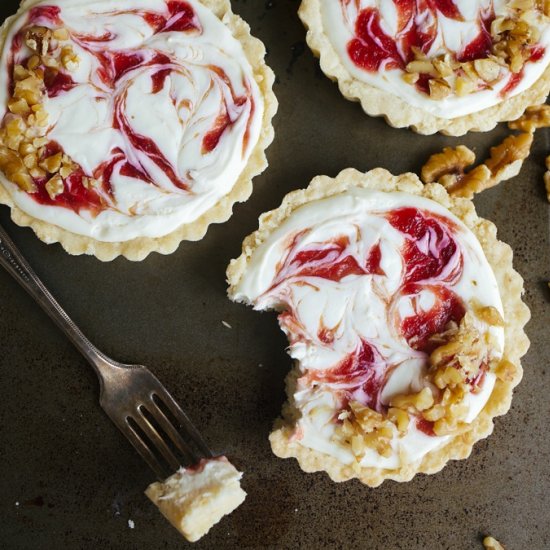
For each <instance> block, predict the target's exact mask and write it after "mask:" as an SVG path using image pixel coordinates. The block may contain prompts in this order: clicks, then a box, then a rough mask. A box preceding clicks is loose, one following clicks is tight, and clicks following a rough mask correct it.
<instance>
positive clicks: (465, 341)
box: [430, 312, 488, 389]
mask: <svg viewBox="0 0 550 550" xmlns="http://www.w3.org/2000/svg"><path fill="white" fill-rule="evenodd" d="M445 338H446V340H447V341H446V343H444V344H442V345H440V346H439V347H437V348H436V349H435V350H434V351H433V352H432V353H431V355H430V366H431V370H432V372H433V374H434V382H435V384H436V386H437V387H438V388H440V389H443V388H445V387H447V386H454V385H458V384H460V380H459V377H458V375H455V374H453V373H452V372H451V371H449V370H448V367H451V368H452V369H454V370H456V371H459V372H460V376H461V377H462V378H466V377H467V378H473V377H475V376H476V375H477V374H478V372H479V368H480V366H481V364H482V362H483V361H484V360H485V359H486V357H487V355H488V350H487V344H486V343H485V341H484V340H483V338H482V337H481V334H480V333H479V330H478V329H477V328H476V327H475V323H474V316H473V314H472V313H470V312H467V313H466V315H464V317H463V318H462V320H461V321H460V324H459V325H458V327H457V326H456V325H454V327H453V328H452V329H451V330H448V331H446V332H445Z"/></svg>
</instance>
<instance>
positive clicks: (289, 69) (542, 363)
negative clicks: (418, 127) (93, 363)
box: [0, 0, 550, 550]
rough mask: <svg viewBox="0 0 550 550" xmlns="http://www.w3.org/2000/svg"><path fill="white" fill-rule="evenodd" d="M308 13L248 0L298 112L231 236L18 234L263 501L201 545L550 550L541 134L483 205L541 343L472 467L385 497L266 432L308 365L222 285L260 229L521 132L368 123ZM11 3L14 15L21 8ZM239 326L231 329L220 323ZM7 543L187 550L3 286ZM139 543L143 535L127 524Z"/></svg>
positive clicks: (287, 111)
mask: <svg viewBox="0 0 550 550" xmlns="http://www.w3.org/2000/svg"><path fill="white" fill-rule="evenodd" d="M298 4H299V1H298V0H272V1H269V2H265V1H263V0H238V1H234V9H235V11H236V12H237V13H239V14H241V15H242V16H243V17H244V18H245V19H246V20H247V21H248V22H249V23H250V25H251V27H252V29H253V32H254V34H255V35H256V36H258V37H259V38H261V39H262V40H263V41H264V42H265V44H266V45H267V48H268V51H269V54H268V62H269V64H270V65H271V66H272V67H273V69H274V70H275V72H276V74H277V83H276V86H275V92H276V93H277V95H278V97H279V100H280V103H281V106H280V110H279V114H278V116H277V119H276V132H277V137H276V140H275V143H274V144H273V145H272V147H271V148H270V150H269V160H270V163H271V165H270V168H269V170H268V171H267V173H265V174H264V175H263V176H261V177H259V178H257V179H256V181H255V191H254V194H253V196H252V198H251V200H249V201H248V202H247V203H246V204H243V205H240V206H238V207H236V209H235V215H234V216H233V218H232V219H231V220H230V221H229V222H228V223H226V224H224V225H223V226H214V227H212V228H210V230H209V232H208V235H207V236H206V238H205V239H204V240H203V241H201V242H199V243H184V244H182V245H181V246H180V248H179V250H178V251H177V252H176V253H174V254H173V255H171V256H167V257H164V256H159V255H156V254H154V255H152V256H151V257H149V258H148V259H147V260H146V261H144V262H142V263H139V264H133V263H129V262H127V261H125V260H122V259H119V260H116V261H114V262H112V263H108V264H103V263H100V262H99V261H97V260H95V259H94V258H87V257H70V256H68V255H67V254H65V253H64V252H63V250H62V249H61V247H60V246H58V245H54V246H47V245H45V244H43V243H41V242H40V241H39V240H38V239H36V238H35V236H34V235H33V234H32V232H31V231H30V230H28V229H20V228H18V227H15V226H14V224H13V223H12V222H11V221H10V220H9V213H8V209H7V208H5V207H2V208H0V222H1V223H2V224H3V225H4V226H5V227H6V228H7V230H8V232H9V233H10V234H11V235H12V236H13V238H14V240H15V241H16V243H17V244H18V245H19V246H20V248H21V250H22V251H23V252H24V253H25V254H26V256H27V257H28V259H29V260H30V262H31V264H32V265H34V266H35V268H36V271H37V272H38V274H39V275H40V276H42V277H43V279H44V281H45V282H46V284H47V285H48V286H49V287H50V288H51V290H52V291H53V293H54V294H55V295H56V296H57V297H58V298H59V300H60V301H61V303H62V304H64V305H65V306H66V309H67V310H68V312H69V313H70V314H71V315H72V316H73V317H74V319H75V320H76V322H77V323H79V324H80V326H81V327H82V329H83V330H84V331H85V332H86V333H87V334H88V335H89V336H90V338H91V339H92V340H93V341H94V342H96V343H97V344H98V345H99V346H100V347H101V348H102V349H103V350H104V351H105V352H106V353H108V354H110V355H112V356H114V357H116V358H119V359H121V360H124V361H129V362H140V363H144V364H146V365H148V366H150V367H151V369H152V370H153V371H154V372H155V373H156V374H157V375H158V376H159V377H160V379H161V380H163V381H164V382H165V384H166V385H167V386H168V388H169V389H170V390H172V391H173V393H174V394H175V396H176V398H177V399H178V400H179V401H180V402H181V403H182V404H183V405H184V407H185V408H186V409H187V410H188V412H189V414H190V415H191V417H192V418H193V419H194V421H195V422H196V424H197V425H198V426H199V427H200V429H201V430H202V431H203V433H204V435H205V436H206V438H207V439H208V441H209V442H210V443H211V445H212V447H213V448H214V449H216V450H217V451H219V452H223V453H226V454H227V455H228V456H229V457H231V459H232V460H233V461H234V462H235V464H236V465H237V466H238V467H239V468H241V469H243V470H244V471H245V472H246V475H245V477H244V482H243V485H244V487H245V489H246V490H247V491H248V494H249V496H248V498H247V500H246V501H245V503H244V504H243V506H241V507H240V508H239V509H238V510H237V511H236V512H235V513H234V514H232V515H231V516H230V517H229V518H226V519H225V520H224V521H223V522H222V523H221V524H219V525H218V526H216V527H215V528H214V529H213V530H212V532H211V534H210V535H208V536H207V537H206V538H205V539H203V541H201V542H199V543H197V544H196V545H195V548H212V549H214V548H216V549H217V548H308V549H309V548H312V549H313V548H372V549H394V548H395V549H397V548H399V549H401V548H403V549H419V550H420V549H426V548H429V549H432V548H434V549H436V548H437V549H439V548H452V549H469V548H473V549H475V548H481V543H480V540H481V536H482V535H483V534H487V533H491V534H493V535H494V536H495V537H497V538H498V539H500V540H502V541H503V542H504V543H506V544H507V545H508V548H509V549H526V548H529V549H530V550H542V549H545V548H550V528H549V525H550V512H549V511H550V473H549V464H550V439H549V437H548V418H549V413H550V404H549V398H548V396H549V395H550V380H549V378H550V368H549V364H548V357H549V356H550V343H549V338H548V334H549V333H548V326H549V324H550V313H549V312H550V305H549V302H550V293H549V290H548V287H547V285H546V281H548V280H549V279H550V242H549V221H550V219H549V212H550V208H549V205H548V204H547V203H546V201H545V196H544V191H543V183H542V174H543V171H544V169H543V165H544V157H545V154H546V153H547V152H549V151H550V143H549V138H550V135H549V134H548V133H545V132H543V131H539V132H538V133H537V136H536V141H535V145H534V148H533V151H532V154H531V157H530V159H529V161H528V162H527V163H526V164H525V165H524V167H523V170H522V172H521V174H520V176H518V177H517V178H515V179H514V180H512V181H509V182H506V183H505V184H502V185H500V186H499V187H497V188H495V189H493V190H490V191H487V192H485V193H483V195H482V196H480V197H478V198H477V199H476V204H477V207H478V209H479V212H480V213H481V214H482V215H483V216H485V217H487V218H489V219H491V220H493V221H495V222H496V223H497V225H498V226H499V228H500V230H499V236H500V237H501V238H502V239H503V240H505V241H507V242H508V243H510V244H511V245H512V247H513V248H514V250H515V264H516V268H517V269H518V270H519V271H520V272H521V273H522V275H523V276H524V277H525V279H526V294H525V299H526V301H527V303H528V304H529V306H530V307H531V311H532V314H533V320H532V321H531V322H530V324H529V325H528V333H529V336H530V338H531V340H532V347H531V350H530V351H529V353H528V355H527V356H526V358H525V361H524V367H525V377H524V380H523V382H522V384H521V385H520V386H519V388H518V389H517V391H516V395H515V398H514V402H513V406H512V410H511V411H510V413H509V414H508V415H507V416H506V417H503V418H501V419H498V420H497V422H496V427H495V431H494V434H493V436H491V437H490V438H489V439H487V440H485V441H483V442H480V443H478V444H477V445H476V447H475V449H474V451H473V454H472V456H471V457H470V458H469V459H468V460H466V461H461V462H453V463H451V464H450V465H448V466H447V467H446V468H445V469H444V470H443V471H442V472H441V473H439V474H437V475H433V476H418V477H416V478H415V479H414V480H413V481H411V482H409V483H405V484H397V483H394V482H385V483H384V484H383V485H382V486H381V487H380V488H378V489H369V488H366V487H364V486H362V485H361V484H360V483H358V482H356V481H352V482H347V483H342V484H335V483H333V482H331V481H330V480H329V479H328V477H327V476H326V475H325V474H323V473H319V474H304V473H303V472H301V471H300V469H299V468H298V465H297V463H296V462H295V461H294V460H279V459H276V458H275V457H274V456H273V455H272V454H271V451H270V448H269V444H268V440H267V436H268V433H269V431H270V427H271V424H272V421H273V420H274V419H275V417H276V416H277V415H278V413H279V410H280V407H281V404H282V403H283V401H284V398H285V396H284V388H283V379H284V376H285V374H286V373H287V371H288V370H289V367H290V361H289V359H288V357H287V356H286V354H285V346H286V342H285V339H284V337H283V335H282V333H281V332H280V331H279V329H278V327H277V324H276V320H275V316H274V315H271V314H258V313H255V312H253V311H251V310H249V309H247V308H245V307H243V306H239V305H235V304H232V303H231V302H229V301H228V300H227V299H226V297H225V290H226V285H225V282H224V279H225V277H224V272H225V268H226V265H227V263H228V261H229V260H230V258H233V257H235V256H236V255H238V254H239V251H240V243H241V241H242V239H243V237H244V236H245V235H247V234H248V233H249V232H251V231H253V230H254V229H255V228H256V226H257V217H258V215H259V214H260V213H261V212H263V211H265V210H268V209H271V208H274V207H276V206H277V205H278V204H279V203H280V201H281V199H282V197H283V196H284V195H285V194H286V193H287V192H288V191H290V190H292V189H295V188H297V187H302V186H305V185H306V184H307V183H308V181H309V180H310V179H311V178H312V177H313V176H314V175H316V174H329V175H335V174H336V173H337V172H338V171H339V170H341V169H342V168H345V167H348V166H353V167H356V168H358V169H362V170H367V169H370V168H374V167H376V166H383V167H386V168H388V169H390V170H392V171H393V172H394V173H399V172H403V171H407V170H412V171H415V170H418V169H419V168H420V166H421V165H422V162H423V160H424V159H426V157H427V156H428V155H429V154H431V153H432V152H435V151H438V150H440V149H441V148H442V147H443V146H444V145H456V144H458V143H465V144H467V145H469V146H470V147H473V148H474V149H475V150H476V151H477V152H478V153H479V155H480V156H481V157H482V156H483V155H484V154H486V153H487V151H488V148H489V147H490V146H491V145H492V144H495V143H497V142H498V141H499V140H500V139H501V138H502V137H503V136H505V135H506V134H507V133H508V132H507V130H506V128H505V127H502V126H501V127H499V128H497V129H496V130H495V131H493V132H491V133H488V134H471V135H468V136H466V137H464V138H458V139H456V138H446V137H442V136H433V137H422V136H418V135H415V134H413V133H412V132H409V131H407V130H395V129H392V128H390V127H388V126H387V125H386V124H385V123H384V122H383V121H382V120H380V119H371V118H368V117H367V116H365V115H363V113H362V111H361V110H360V108H359V106H358V105H357V104H354V103H350V102H347V101H345V100H344V99H343V98H342V97H341V96H340V94H339V92H338V90H337V88H336V86H335V85H334V84H332V83H331V82H330V81H329V80H328V79H326V78H324V77H323V76H322V75H321V73H320V71H319V68H318V63H317V61H316V60H315V59H314V58H313V56H312V54H311V53H310V51H309V50H308V49H307V48H306V47H305V43H304V30H303V28H302V26H301V24H300V22H299V20H298V18H297V15H296V10H297V8H298ZM15 9H16V1H15V0H2V3H1V4H0V17H1V18H2V19H3V18H4V17H5V16H7V15H9V14H10V13H12V12H14V11H15ZM222 321H227V322H228V323H230V324H231V326H232V327H233V328H232V329H228V328H226V327H225V326H223V325H222ZM0 350H1V352H0V372H1V375H0V376H1V378H0V380H1V382H0V383H1V390H0V391H1V397H0V472H1V474H0V547H1V548H6V549H50V548H51V549H55V550H57V549H60V548H67V549H71V550H72V549H94V550H95V549H100V550H103V549H111V548H112V549H151V548H174V549H175V548H180V547H182V546H185V543H184V542H183V541H182V540H181V539H180V537H179V535H178V534H177V533H176V531H175V530H173V529H172V528H171V527H170V526H169V525H168V524H167V523H166V521H165V520H164V519H163V518H162V517H161V516H160V514H159V513H158V512H157V510H156V509H155V508H154V507H153V506H152V505H151V504H150V503H149V501H148V500H147V499H146V498H145V496H144V495H143V490H144V489H145V487H146V486H147V485H148V484H149V483H150V482H151V481H152V475H151V473H150V472H149V471H148V469H147V467H146V466H145V465H144V464H143V463H142V462H141V460H140V459H139V458H138V456H137V455H136V454H135V452H134V451H133V450H132V448H131V447H130V445H129V444H128V443H127V442H126V441H125V440H124V438H123V437H121V435H120V434H119V433H118V432H117V430H116V428H115V427H114V425H112V424H111V423H110V421H109V420H108V418H107V417H106V416H105V415H104V414H103V412H102V411H101V409H100V408H99V405H98V385H97V381H96V379H95V375H94V374H93V372H92V370H91V369H90V368H89V367H88V366H87V364H86V363H85V362H84V360H83V359H82V358H81V357H80V356H79V355H78V353H77V352H76V351H75V350H74V349H73V348H72V346H71V345H70V344H69V343H68V341H67V340H66V339H65V338H64V337H63V336H62V335H61V334H60V333H59V332H58V330H57V329H56V328H54V326H53V325H52V323H51V322H50V321H49V320H48V319H47V318H46V317H45V316H44V315H43V314H42V313H41V312H40V311H39V310H38V309H37V307H36V306H35V305H34V303H33V302H32V301H31V299H30V298H28V297H27V296H26V294H25V293H24V292H23V291H22V290H21V289H20V288H19V287H18V286H16V284H15V283H14V282H13V281H12V280H11V279H10V278H9V276H8V275H7V274H6V273H5V272H3V271H2V272H0ZM129 519H131V520H133V521H134V523H135V528H134V529H130V528H129V527H128V520H129Z"/></svg>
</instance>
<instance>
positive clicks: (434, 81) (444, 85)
mask: <svg viewBox="0 0 550 550" xmlns="http://www.w3.org/2000/svg"><path fill="white" fill-rule="evenodd" d="M549 5H550V0H538V1H537V3H536V4H535V2H533V0H516V1H512V2H509V4H508V7H509V8H511V13H510V15H509V16H508V17H497V18H496V19H494V20H493V22H492V23H491V39H492V46H491V53H490V54H489V55H488V56H487V57H485V58H480V59H476V60H474V61H464V62H460V61H458V60H457V59H456V57H454V56H451V55H450V54H448V53H447V54H443V55H439V56H437V57H434V58H431V59H429V58H428V57H427V56H426V55H425V54H424V53H423V52H422V51H421V50H420V49H419V48H411V50H412V52H413V54H414V59H413V60H412V61H410V62H409V63H408V64H407V66H406V67H405V75H404V76H403V79H404V80H405V82H407V83H409V84H413V85H414V84H415V83H416V82H417V81H418V78H419V75H420V74H422V75H425V76H427V77H429V79H428V87H429V88H428V90H429V95H430V98H432V99H434V100H440V99H443V98H445V97H447V96H449V95H450V94H452V93H455V94H456V95H457V96H465V95H467V94H469V93H472V92H474V91H476V90H481V89H487V88H491V86H493V85H494V84H495V83H496V82H498V81H499V80H501V79H502V78H504V77H506V76H507V75H509V73H510V72H511V73H513V74H520V73H521V71H522V70H523V67H524V65H525V63H527V62H528V61H529V59H530V58H531V56H532V54H533V48H534V47H535V46H536V45H537V43H538V42H539V40H540V35H541V32H540V30H539V28H538V26H537V25H538V24H539V23H540V20H541V14H542V16H548V15H549V10H550V8H549ZM536 10H538V12H537V11H536ZM506 69H507V70H506ZM409 75H410V76H409Z"/></svg>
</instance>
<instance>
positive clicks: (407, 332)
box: [228, 169, 529, 486]
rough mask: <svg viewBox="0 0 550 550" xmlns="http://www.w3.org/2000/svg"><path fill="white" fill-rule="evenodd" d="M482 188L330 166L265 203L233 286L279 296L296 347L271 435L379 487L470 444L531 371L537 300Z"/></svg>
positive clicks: (233, 271) (263, 300) (259, 296)
mask: <svg viewBox="0 0 550 550" xmlns="http://www.w3.org/2000/svg"><path fill="white" fill-rule="evenodd" d="M495 234H496V230H495V227H494V225H493V224H491V223H490V222H488V221H486V220H482V219H480V218H478V217H477V215H476V213H475V210H474V207H473V205H472V203H471V201H469V200H466V199H462V198H454V197H451V196H449V195H448V194H447V192H446V191H445V190H444V188H443V187H442V186H440V185H438V184H428V185H425V186H424V185H422V183H421V182H420V181H419V180H418V178H417V177H416V176H414V175H413V174H404V175H401V176H392V175H391V174H390V173H389V172H387V171H385V170H382V169H376V170H372V171H370V172H368V173H366V174H362V173H359V172H357V171H355V170H345V171H343V172H342V173H340V174H339V175H338V176H337V177H336V178H335V179H331V178H328V177H318V178H315V179H314V180H313V181H312V183H311V184H310V186H309V187H308V188H307V189H305V190H300V191H295V192H293V193H290V194H289V195H288V196H287V197H286V198H285V200H284V201H283V204H282V206H281V207H280V208H278V209H277V210H274V211H272V212H268V213H266V214H264V215H262V216H261V218H260V227H259V229H258V231H256V232H255V233H253V234H252V235H250V236H249V237H248V238H247V239H246V240H245V241H244V243H243V254H242V256H241V257H240V258H238V259H236V260H233V261H232V262H231V264H230V266H229V268H228V281H229V284H230V288H229V296H230V298H231V299H233V300H235V301H240V302H245V303H248V304H250V305H253V306H254V308H255V309H258V310H273V309H274V310H276V311H277V312H279V323H280V325H281V328H282V330H283V331H284V332H285V333H286V334H287V336H288V338H289V342H290V347H289V353H290V355H291V357H292V358H293V359H294V360H295V366H294V369H293V370H292V371H291V373H290V374H289V376H288V379H287V393H288V403H287V404H286V405H285V406H284V408H283V417H282V419H281V420H279V421H277V422H276V424H275V429H274V431H273V433H272V434H271V436H270V440H271V445H272V448H273V451H274V453H275V454H276V455H278V456H280V457H295V458H297V459H298V461H299V463H300V466H301V467H302V469H304V470H305V471H318V470H324V471H326V472H328V474H329V475H330V476H331V478H332V479H334V480H336V481H343V480H346V479H349V478H352V477H357V478H359V479H360V480H361V481H362V482H364V483H366V484H368V485H371V486H376V485H379V484H380V483H381V482H382V481H383V480H384V479H395V480H398V481H406V480H409V479H411V478H412V477H413V476H414V475H415V474H416V473H419V472H424V473H433V472H436V471H438V470H440V469H441V468H442V467H443V466H444V465H445V463H446V462H447V461H448V460H450V459H457V458H465V457H466V456H468V455H469V454H470V452H471V450H472V446H473V444H474V443H475V442H476V441H477V440H479V439H481V438H483V437H486V436H487V435H488V434H489V433H490V432H491V431H492V427H493V423H492V420H493V418H494V416H497V415H500V414H504V413H505V412H506V411H507V410H508V408H509V406H510V401H511V397H512V390H513V387H514V386H515V385H516V384H517V383H518V382H519V380H520V379H521V373H522V371H521V365H520V357H521V356H522V355H523V354H524V353H525V351H526V350H527V347H528V340H527V338H526V336H525V333H524V332H523V326H524V325H525V323H526V322H527V320H528V318H529V311H528V309H527V307H526V306H525V305H524V304H523V302H522V301H521V294H522V288H523V282H522V279H521V277H520V276H519V275H518V274H517V273H516V272H515V271H514V270H513V268H512V253H511V250H510V248H509V247H508V246H507V245H505V244H503V243H501V242H499V241H498V240H497V239H496V236H495Z"/></svg>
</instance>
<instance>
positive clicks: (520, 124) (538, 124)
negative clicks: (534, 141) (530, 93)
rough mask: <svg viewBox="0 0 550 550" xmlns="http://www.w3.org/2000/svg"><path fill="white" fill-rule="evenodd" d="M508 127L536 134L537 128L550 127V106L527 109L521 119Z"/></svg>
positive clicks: (535, 106)
mask: <svg viewBox="0 0 550 550" xmlns="http://www.w3.org/2000/svg"><path fill="white" fill-rule="evenodd" d="M508 127H509V128H511V129H512V130H521V131H522V132H534V131H535V130H536V129H537V128H548V127H550V105H534V106H533V107H527V109H526V110H525V113H524V114H523V115H522V116H521V117H520V118H518V119H517V120H513V121H512V122H509V123H508Z"/></svg>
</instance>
